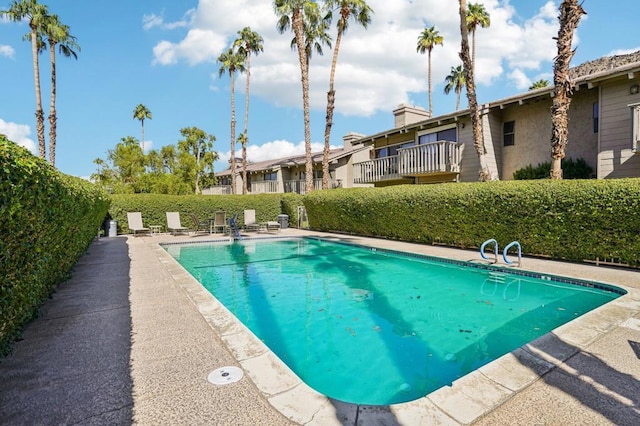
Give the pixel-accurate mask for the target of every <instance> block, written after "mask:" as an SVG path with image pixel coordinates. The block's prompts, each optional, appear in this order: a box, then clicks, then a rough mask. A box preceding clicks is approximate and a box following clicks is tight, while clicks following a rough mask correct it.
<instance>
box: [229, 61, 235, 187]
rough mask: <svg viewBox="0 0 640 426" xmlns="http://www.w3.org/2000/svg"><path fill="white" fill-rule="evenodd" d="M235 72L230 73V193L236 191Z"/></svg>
mask: <svg viewBox="0 0 640 426" xmlns="http://www.w3.org/2000/svg"><path fill="white" fill-rule="evenodd" d="M234 76H235V72H232V73H231V148H230V153H231V193H232V194H235V193H236V100H235V89H234V88H235V78H234Z"/></svg>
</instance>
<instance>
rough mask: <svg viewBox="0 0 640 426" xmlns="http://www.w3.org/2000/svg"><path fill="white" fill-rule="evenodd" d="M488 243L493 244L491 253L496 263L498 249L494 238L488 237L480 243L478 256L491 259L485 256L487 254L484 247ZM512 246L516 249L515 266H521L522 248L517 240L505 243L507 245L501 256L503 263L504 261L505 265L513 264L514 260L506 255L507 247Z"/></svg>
mask: <svg viewBox="0 0 640 426" xmlns="http://www.w3.org/2000/svg"><path fill="white" fill-rule="evenodd" d="M489 244H493V254H494V256H495V259H494V260H493V263H498V252H499V249H498V242H497V241H496V240H495V238H491V239H488V240H487V241H485V242H484V243H482V245H481V246H480V256H482V258H483V259H485V260H491V259H489V258H488V257H487V255H486V254H485V252H484V249H485V247H487V246H488V245H489ZM514 246H515V247H516V248H517V249H518V262H517V264H516V265H515V266H518V267H520V266H522V248H521V247H520V243H519V242H517V241H512V242H510V243H509V244H507V246H506V247H505V248H504V250H503V251H502V258H503V259H504V263H506V264H507V265H513V264H514V262H513V261H511V260H509V258H508V257H507V254H508V253H509V249H510V248H511V247H514Z"/></svg>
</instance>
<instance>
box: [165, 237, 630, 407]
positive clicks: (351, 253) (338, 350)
mask: <svg viewBox="0 0 640 426" xmlns="http://www.w3.org/2000/svg"><path fill="white" fill-rule="evenodd" d="M165 249H166V250H167V251H168V252H169V253H170V254H171V255H172V256H173V257H174V258H175V259H176V260H177V261H178V262H179V263H180V264H181V265H183V266H184V267H185V268H186V269H187V270H188V271H189V272H190V273H191V274H192V275H193V276H194V277H195V278H196V279H197V280H198V281H200V282H201V283H202V285H203V286H204V287H205V288H207V289H208V290H209V291H210V292H211V293H212V294H213V295H214V296H215V297H216V298H217V299H218V300H219V301H220V302H221V303H223V304H224V305H225V306H226V307H227V308H228V309H229V310H230V311H231V312H232V313H233V314H234V315H235V316H236V317H237V318H238V319H239V320H240V321H242V322H243V323H244V324H245V325H246V326H247V327H248V328H249V329H250V330H251V331H252V332H253V333H254V334H255V335H256V336H257V337H258V338H260V339H261V340H262V341H264V342H265V344H266V345H267V346H268V347H269V348H270V349H271V350H272V351H273V352H274V353H275V354H276V355H278V357H280V359H282V361H284V362H285V363H286V364H287V365H288V366H289V367H290V368H291V369H292V370H293V371H294V372H295V373H296V374H297V375H298V376H299V377H300V378H301V379H302V380H303V381H304V382H305V383H307V384H308V385H309V386H311V387H312V388H314V389H315V390H317V391H318V392H320V393H322V394H324V395H327V396H329V397H331V398H335V399H338V400H341V401H345V402H351V403H358V404H374V405H385V404H393V403H400V402H406V401H411V400H414V399H417V398H420V397H422V396H424V395H426V394H428V393H430V392H432V391H434V390H436V389H438V388H440V387H442V386H444V385H448V384H451V383H452V382H453V381H454V380H456V379H457V378H459V377H461V376H463V375H465V374H467V373H469V372H471V371H473V370H475V369H477V368H479V367H480V366H482V365H484V364H486V363H488V362H490V361H492V360H494V359H496V358H498V357H500V356H501V355H504V354H506V353H508V352H510V351H512V350H514V349H516V348H518V347H520V346H521V345H523V344H525V343H527V342H530V341H532V340H534V339H535V338H537V337H539V336H541V335H543V334H545V333H547V332H549V331H551V330H553V329H554V328H556V327H558V326H560V325H562V324H564V323H566V322H568V321H571V320H572V319H574V318H576V317H578V316H580V315H582V314H584V313H585V312H588V311H590V310H592V309H594V308H596V307H598V306H600V305H602V304H605V303H607V302H609V301H611V300H613V299H615V298H617V297H619V296H620V295H621V294H623V293H624V291H622V290H620V289H616V288H611V289H610V290H612V291H608V290H609V287H607V286H604V285H603V286H598V285H596V286H595V287H594V286H580V285H576V284H571V283H567V282H560V281H556V280H554V279H551V277H542V278H537V277H536V276H535V274H529V275H532V276H526V275H513V274H511V273H504V272H501V271H496V270H492V269H491V268H487V267H485V266H478V265H476V266H475V267H473V266H471V265H465V264H464V263H463V262H455V261H443V260H437V259H435V258H429V257H426V256H412V255H405V254H402V253H397V252H390V251H384V250H376V249H368V248H366V247H360V246H353V245H347V244H338V243H331V242H326V241H321V240H316V239H271V240H243V241H241V242H235V243H212V244H186V245H168V246H165ZM585 284H587V285H588V284H589V283H585ZM596 287H601V288H596ZM616 291H617V292H616Z"/></svg>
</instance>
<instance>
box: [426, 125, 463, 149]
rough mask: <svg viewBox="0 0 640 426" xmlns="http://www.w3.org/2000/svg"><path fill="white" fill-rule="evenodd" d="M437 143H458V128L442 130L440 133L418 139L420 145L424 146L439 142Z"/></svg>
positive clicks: (428, 134) (429, 134)
mask: <svg viewBox="0 0 640 426" xmlns="http://www.w3.org/2000/svg"><path fill="white" fill-rule="evenodd" d="M437 141H448V142H457V141H458V132H457V130H456V128H455V127H452V128H450V129H445V130H440V131H438V132H433V133H427V134H424V135H420V136H419V137H418V144H419V145H424V144H426V143H431V142H437Z"/></svg>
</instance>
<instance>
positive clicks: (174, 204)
mask: <svg viewBox="0 0 640 426" xmlns="http://www.w3.org/2000/svg"><path fill="white" fill-rule="evenodd" d="M285 195H287V194H250V195H162V194H113V195H112V196H111V208H110V209H109V216H110V218H111V219H113V220H116V221H117V222H118V232H119V233H122V234H127V233H129V227H128V224H127V212H141V213H142V221H143V224H144V226H146V227H149V225H162V226H166V224H167V216H166V212H179V213H180V220H181V222H182V223H181V224H182V226H185V227H187V228H190V229H191V228H193V221H192V220H191V215H192V214H194V215H196V216H197V217H198V219H200V220H205V219H207V218H212V217H214V214H215V212H216V211H219V210H224V211H225V212H226V214H227V219H229V218H231V217H232V216H233V215H234V214H237V215H238V223H239V224H242V223H243V221H244V210H249V209H253V210H255V211H256V221H257V222H266V221H275V220H276V218H277V217H278V215H279V214H281V213H282V211H283V210H282V199H283V198H285V199H291V198H290V197H284V196H285Z"/></svg>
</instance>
